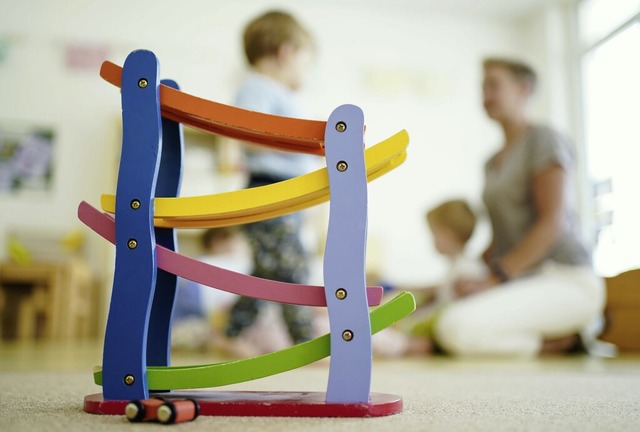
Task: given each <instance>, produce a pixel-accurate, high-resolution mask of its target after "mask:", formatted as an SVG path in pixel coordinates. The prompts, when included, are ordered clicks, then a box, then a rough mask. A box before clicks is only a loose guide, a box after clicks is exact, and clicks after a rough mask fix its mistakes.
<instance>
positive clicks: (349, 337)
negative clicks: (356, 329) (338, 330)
mask: <svg viewBox="0 0 640 432" xmlns="http://www.w3.org/2000/svg"><path fill="white" fill-rule="evenodd" d="M342 339H344V340H345V341H347V342H349V341H351V340H352V339H353V332H352V331H351V330H345V331H343V332H342Z"/></svg>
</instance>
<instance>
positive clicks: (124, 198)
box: [78, 50, 415, 422]
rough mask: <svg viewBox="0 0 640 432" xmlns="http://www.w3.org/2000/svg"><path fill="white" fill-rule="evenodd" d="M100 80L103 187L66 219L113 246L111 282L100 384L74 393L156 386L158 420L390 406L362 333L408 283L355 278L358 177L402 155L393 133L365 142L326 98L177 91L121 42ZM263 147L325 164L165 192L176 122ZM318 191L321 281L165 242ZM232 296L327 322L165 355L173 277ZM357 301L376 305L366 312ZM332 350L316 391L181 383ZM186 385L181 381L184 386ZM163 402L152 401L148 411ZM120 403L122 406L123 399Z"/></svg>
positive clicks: (115, 402) (356, 118)
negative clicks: (222, 100) (242, 184)
mask: <svg viewBox="0 0 640 432" xmlns="http://www.w3.org/2000/svg"><path fill="white" fill-rule="evenodd" d="M101 75H102V77H103V78H104V79H105V80H107V81H108V82H110V83H112V84H114V85H116V86H118V87H120V88H121V93H122V124H123V138H122V154H121V159H120V168H119V173H118V183H117V191H116V194H115V196H113V195H104V196H103V197H102V202H101V204H102V211H100V210H98V209H96V208H94V207H92V206H91V205H90V204H88V203H86V202H82V203H80V205H79V207H78V217H79V218H80V220H82V221H83V222H84V223H85V224H86V225H87V226H89V227H90V228H91V229H93V230H94V231H96V232H97V233H98V234H99V235H101V236H102V237H104V238H105V239H106V240H108V241H110V242H112V243H114V244H115V247H116V263H115V272H114V282H113V291H112V295H111V304H110V309H109V316H108V320H107V328H106V332H105V342H104V351H103V363H102V367H100V368H98V369H97V370H96V371H95V372H94V380H95V382H96V384H98V385H101V386H102V388H103V392H102V393H101V394H94V395H88V396H86V397H85V401H84V409H85V411H87V412H89V413H94V414H123V413H124V412H125V409H126V406H127V404H128V401H131V400H148V399H149V397H150V395H158V394H161V395H162V397H163V398H164V399H165V400H166V404H165V405H163V406H162V407H159V408H158V413H157V415H158V417H160V416H162V418H163V419H166V421H167V422H172V421H175V422H178V421H183V419H189V418H195V416H194V415H193V414H194V413H195V414H196V415H197V410H194V407H193V406H191V409H190V408H189V407H188V406H187V405H188V403H186V404H184V403H182V402H179V401H178V400H180V399H186V398H192V399H194V401H196V403H195V404H194V405H195V406H199V413H200V414H201V415H231V416H307V417H320V416H326V417H375V416H383V415H389V414H395V413H398V412H400V411H401V410H402V398H401V397H399V396H395V395H389V394H380V393H372V392H371V390H370V386H371V374H372V353H371V335H372V334H373V333H376V332H378V331H380V330H382V329H384V328H386V327H388V326H390V325H391V324H393V323H394V322H396V321H398V320H400V319H402V318H403V317H405V316H407V315H408V314H410V313H411V312H413V310H414V309H415V300H414V298H413V296H412V295H411V294H410V293H401V294H399V295H397V296H396V297H395V298H394V299H392V300H391V301H389V302H387V303H385V304H384V305H381V306H378V305H380V301H381V298H382V288H380V287H367V286H366V285H365V247H366V234H367V183H368V182H369V181H372V180H374V179H376V178H378V177H380V176H382V175H383V174H385V173H387V172H389V171H391V170H393V169H394V168H396V167H397V166H399V165H400V164H402V162H404V160H405V158H406V148H407V145H408V142H409V138H408V135H407V133H406V132H405V131H401V132H398V133H397V134H395V135H394V136H392V137H391V138H389V139H387V140H385V141H383V142H381V143H379V144H377V145H375V146H372V147H370V148H368V149H366V150H365V149H364V115H363V112H362V110H360V108H358V107H356V106H354V105H343V106H340V107H338V108H336V109H335V110H334V111H333V113H331V115H330V116H329V118H328V120H327V121H326V122H322V121H311V120H299V119H292V118H285V117H278V116H273V115H268V114H262V113H257V112H251V111H246V110H242V109H239V108H234V107H230V106H227V105H223V104H219V103H216V102H212V101H207V100H204V99H201V98H197V97H195V96H192V95H189V94H186V93H184V92H181V91H180V90H179V88H178V85H177V84H176V83H175V82H173V81H170V80H163V81H160V79H159V65H158V60H157V58H156V57H155V55H154V54H153V53H152V52H150V51H143V50H140V51H134V52H132V53H131V54H130V55H129V56H128V57H127V60H126V61H125V64H124V66H123V67H122V68H120V67H119V66H117V65H115V64H113V63H110V62H105V63H104V64H103V67H102V70H101ZM183 124H184V125H188V126H191V127H196V128H199V129H202V130H204V131H207V132H211V133H216V134H220V135H224V136H228V137H232V138H237V139H240V140H244V141H249V142H252V143H257V144H261V145H265V146H268V147H270V148H274V149H279V150H286V151H295V152H304V153H309V154H315V155H318V156H324V157H325V160H326V168H324V169H321V170H318V171H315V172H312V173H309V174H307V175H304V176H300V177H298V178H294V179H291V180H288V181H285V182H281V183H276V184H273V185H268V186H263V187H257V188H251V189H245V190H240V191H235V192H228V193H222V194H217V195H209V196H201V197H178V194H179V189H180V180H181V173H182V154H183V141H182V127H183V126H182V125H183ZM327 200H328V201H329V203H330V217H329V226H328V230H327V245H326V250H325V256H324V286H323V287H322V286H310V285H296V284H288V283H282V282H276V281H271V280H264V279H260V278H255V277H251V276H246V275H242V274H238V273H234V272H232V271H229V270H224V269H221V268H218V267H215V266H211V265H207V264H205V263H202V262H199V261H197V260H194V259H192V258H188V257H186V256H183V255H181V254H179V253H178V252H177V240H176V232H175V230H176V229H177V228H199V227H219V226H227V225H238V224H243V223H248V222H255V221H260V220H265V219H268V218H273V217H277V216H280V215H284V214H288V213H292V212H295V211H298V210H301V209H304V208H307V207H310V206H313V205H316V204H318V203H321V202H325V201H327ZM177 276H181V277H184V278H187V279H190V280H193V281H195V282H198V283H200V284H203V285H206V286H209V287H211V288H212V289H220V290H224V291H228V292H232V293H236V294H240V295H244V296H249V297H254V298H257V299H265V300H271V301H278V302H281V303H290V304H299V305H308V306H326V307H327V308H328V312H329V322H330V329H331V331H330V333H329V334H327V335H324V336H322V337H319V338H317V339H314V340H311V341H308V342H305V343H302V344H298V345H295V346H292V347H290V348H287V349H284V350H281V351H277V352H273V353H269V354H265V355H262V356H258V357H254V358H248V359H242V360H238V361H231V362H223V363H217V364H209V365H199V366H180V367H175V366H171V365H170V328H171V313H172V310H173V303H174V300H175V289H176V277H177ZM370 306H378V307H377V308H375V309H373V310H372V311H371V312H370V311H369V307H370ZM329 355H330V356H331V363H330V367H329V377H328V385H327V390H326V392H238V391H224V390H220V391H215V392H210V391H209V392H205V391H194V390H191V389H202V388H210V387H218V386H224V385H228V384H233V383H239V382H244V381H249V380H254V379H257V378H261V377H266V376H270V375H274V374H278V373H283V372H286V371H289V370H291V369H294V368H298V367H301V366H304V365H307V364H309V363H312V362H315V361H317V360H320V359H322V358H324V357H326V356H329ZM187 390H188V392H187V393H185V391H187ZM160 410H162V412H160ZM131 411H133V408H131Z"/></svg>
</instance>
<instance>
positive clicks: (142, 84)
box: [138, 78, 149, 89]
mask: <svg viewBox="0 0 640 432" xmlns="http://www.w3.org/2000/svg"><path fill="white" fill-rule="evenodd" d="M148 85H149V81H147V79H146V78H140V79H139V80H138V87H140V88H142V89H143V88H147V86H148Z"/></svg>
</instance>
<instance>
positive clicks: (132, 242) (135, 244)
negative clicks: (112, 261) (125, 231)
mask: <svg viewBox="0 0 640 432" xmlns="http://www.w3.org/2000/svg"><path fill="white" fill-rule="evenodd" d="M127 246H128V247H129V249H135V248H137V247H138V241H137V240H136V239H130V240H129V242H128V243H127Z"/></svg>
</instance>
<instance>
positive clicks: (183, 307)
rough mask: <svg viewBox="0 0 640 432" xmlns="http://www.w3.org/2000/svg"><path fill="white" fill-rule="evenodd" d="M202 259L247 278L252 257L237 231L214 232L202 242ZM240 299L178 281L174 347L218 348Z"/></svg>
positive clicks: (174, 313)
mask: <svg viewBox="0 0 640 432" xmlns="http://www.w3.org/2000/svg"><path fill="white" fill-rule="evenodd" d="M201 246H202V248H203V251H204V253H203V255H202V256H200V257H199V260H200V261H202V262H204V263H206V264H210V265H214V266H217V267H221V268H224V269H227V270H232V271H235V272H238V273H244V274H247V273H249V272H251V257H250V254H249V251H248V246H247V245H246V240H245V239H244V237H243V236H242V235H241V234H240V232H239V230H237V229H234V228H228V227H224V228H211V229H208V230H207V231H205V232H204V233H203V235H202V238H201ZM237 298H238V296H237V295H235V294H231V293H228V292H225V291H221V290H217V289H212V288H210V287H207V286H202V285H200V284H198V283H196V282H192V281H190V280H187V279H179V282H178V289H177V291H176V300H175V307H174V311H173V321H172V333H171V344H172V346H173V347H175V348H184V349H194V348H195V349H201V348H208V347H209V346H210V345H211V344H214V345H215V344H216V342H217V341H218V340H219V335H217V334H216V333H219V330H216V327H220V325H221V324H218V326H216V323H215V321H216V320H218V321H219V320H220V319H224V318H221V317H226V314H227V313H228V310H229V308H230V307H231V305H232V304H233V302H234V301H235V300H236V299H237ZM212 321H214V322H212Z"/></svg>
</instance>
